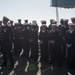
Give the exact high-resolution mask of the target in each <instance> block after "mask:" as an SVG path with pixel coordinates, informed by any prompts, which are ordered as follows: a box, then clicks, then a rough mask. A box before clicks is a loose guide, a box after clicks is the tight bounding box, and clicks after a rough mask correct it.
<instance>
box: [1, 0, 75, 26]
mask: <svg viewBox="0 0 75 75" xmlns="http://www.w3.org/2000/svg"><path fill="white" fill-rule="evenodd" d="M3 16H7V17H8V18H10V19H11V20H14V21H15V22H16V21H17V19H19V18H21V19H22V23H23V22H24V20H25V19H29V22H31V21H32V20H37V23H38V24H39V25H40V24H41V23H40V21H41V20H46V21H47V25H48V24H49V20H50V19H55V20H56V9H55V8H54V7H50V0H0V19H1V20H2V17H3ZM71 17H75V8H73V9H64V8H59V18H60V19H61V18H67V19H70V18H71Z"/></svg>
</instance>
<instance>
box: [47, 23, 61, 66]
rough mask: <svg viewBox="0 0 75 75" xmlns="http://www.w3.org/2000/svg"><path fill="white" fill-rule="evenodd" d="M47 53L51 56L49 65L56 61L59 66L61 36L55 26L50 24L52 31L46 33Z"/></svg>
mask: <svg viewBox="0 0 75 75" xmlns="http://www.w3.org/2000/svg"><path fill="white" fill-rule="evenodd" d="M48 42H49V52H50V55H51V60H50V64H54V63H55V60H56V64H57V66H61V35H60V31H59V30H58V28H57V24H52V29H51V30H50V31H49V33H48Z"/></svg>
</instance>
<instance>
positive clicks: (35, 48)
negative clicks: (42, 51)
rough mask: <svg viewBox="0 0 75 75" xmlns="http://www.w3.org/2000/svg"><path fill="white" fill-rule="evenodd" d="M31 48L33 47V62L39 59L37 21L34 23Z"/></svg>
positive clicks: (32, 25) (31, 33)
mask: <svg viewBox="0 0 75 75" xmlns="http://www.w3.org/2000/svg"><path fill="white" fill-rule="evenodd" d="M29 38H30V46H31V56H30V58H31V59H33V60H37V59H38V25H37V22H36V20H33V21H32V24H31V32H30V37H29Z"/></svg>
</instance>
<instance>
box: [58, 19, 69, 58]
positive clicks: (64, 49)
mask: <svg viewBox="0 0 75 75" xmlns="http://www.w3.org/2000/svg"><path fill="white" fill-rule="evenodd" d="M66 21H68V20H66ZM60 23H61V24H60V25H59V28H58V29H59V30H60V33H61V37H62V40H61V44H62V45H61V46H62V58H63V59H65V57H66V43H65V34H66V31H67V30H68V25H65V23H64V19H61V20H60Z"/></svg>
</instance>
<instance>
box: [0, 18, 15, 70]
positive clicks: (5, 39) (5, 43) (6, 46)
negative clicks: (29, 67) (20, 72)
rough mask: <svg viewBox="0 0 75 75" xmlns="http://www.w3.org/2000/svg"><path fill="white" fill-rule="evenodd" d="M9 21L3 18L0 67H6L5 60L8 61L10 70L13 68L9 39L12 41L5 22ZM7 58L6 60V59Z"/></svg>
mask: <svg viewBox="0 0 75 75" xmlns="http://www.w3.org/2000/svg"><path fill="white" fill-rule="evenodd" d="M8 21H9V19H8V18H7V17H3V24H4V26H3V28H2V31H1V45H2V53H3V63H2V64H1V65H0V66H6V65H7V60H8V59H9V62H10V68H9V69H13V68H14V60H13V56H12V53H11V39H12V31H11V29H10V28H9V27H8V25H7V22H8ZM7 58H8V59H7Z"/></svg>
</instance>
